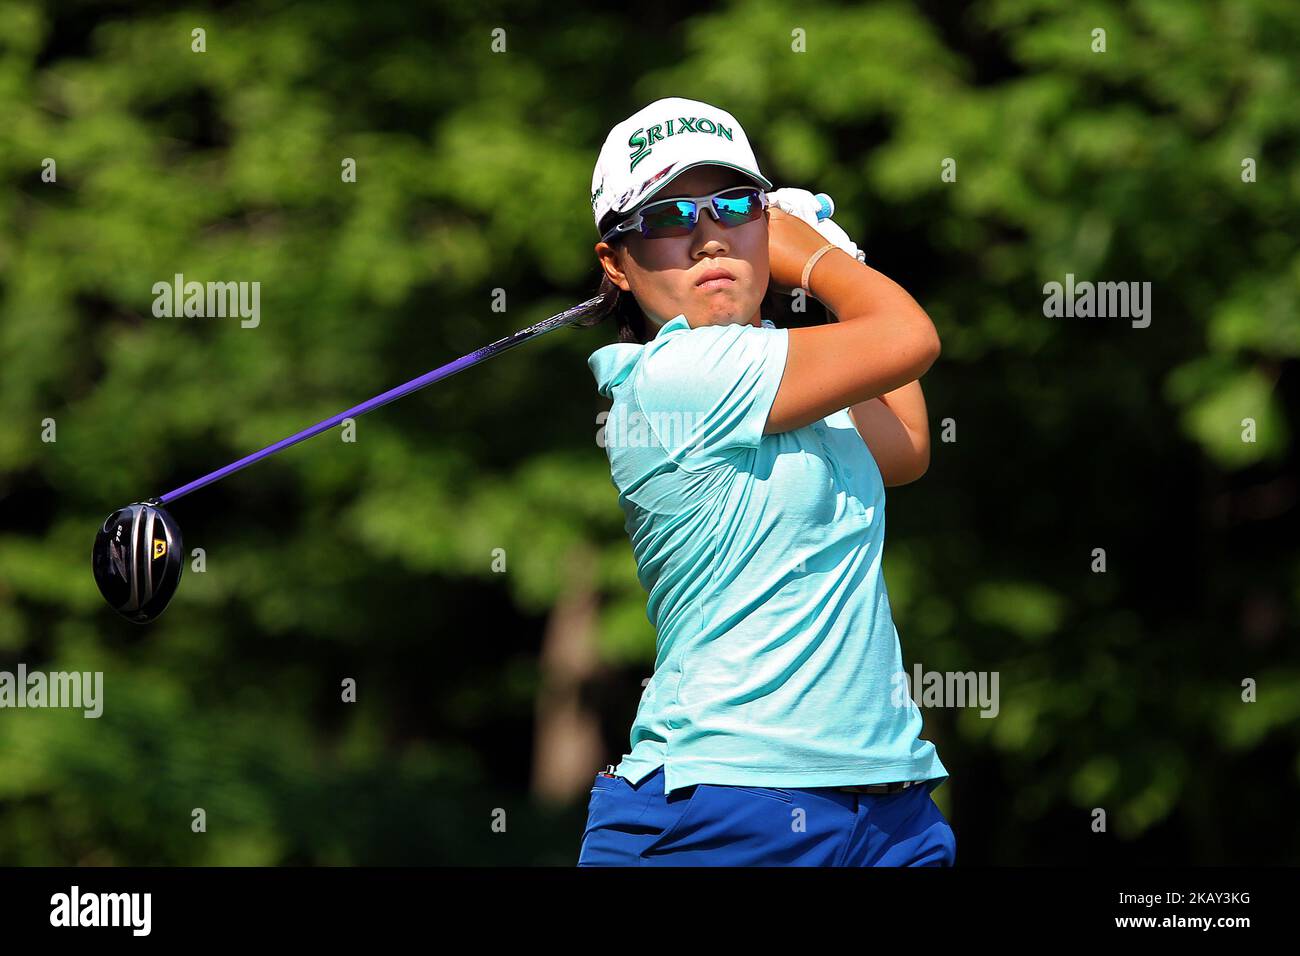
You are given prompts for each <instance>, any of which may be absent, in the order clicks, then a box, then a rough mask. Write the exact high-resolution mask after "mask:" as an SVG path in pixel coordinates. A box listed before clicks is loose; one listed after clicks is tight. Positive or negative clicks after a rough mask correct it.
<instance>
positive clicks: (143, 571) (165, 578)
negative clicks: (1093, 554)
mask: <svg viewBox="0 0 1300 956" xmlns="http://www.w3.org/2000/svg"><path fill="white" fill-rule="evenodd" d="M184 555H185V550H184V545H183V544H182V543H181V529H180V526H179V525H177V524H176V519H175V518H173V517H172V516H171V515H169V514H168V513H167V512H166V511H164V510H163V509H162V508H161V507H160V506H159V505H157V504H155V503H154V502H151V501H137V502H135V503H134V504H129V505H127V506H126V507H125V508H122V509H120V510H118V511H114V512H113V513H112V514H111V515H109V516H108V518H107V519H105V521H104V524H103V525H102V526H101V527H100V529H99V533H98V534H97V535H95V547H94V549H93V550H92V551H91V567H92V568H93V570H94V572H95V583H96V584H97V585H99V593H100V594H102V595H104V600H106V601H107V602H108V604H109V606H110V607H111V608H112V609H113V610H115V611H117V613H118V614H121V615H122V616H123V617H124V618H126V619H127V620H128V621H134V622H135V623H137V624H147V623H149V622H150V621H152V620H154V619H155V618H157V617H158V615H160V614H161V613H162V612H163V611H164V610H166V608H167V602H168V601H170V600H171V599H172V595H173V594H175V593H176V587H177V585H179V584H180V581H181V566H182V562H183V561H184Z"/></svg>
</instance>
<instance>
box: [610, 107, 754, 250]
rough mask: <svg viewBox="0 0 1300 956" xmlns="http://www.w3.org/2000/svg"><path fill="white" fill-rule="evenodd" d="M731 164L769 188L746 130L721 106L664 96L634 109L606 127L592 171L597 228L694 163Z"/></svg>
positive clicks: (646, 196) (636, 203)
mask: <svg viewBox="0 0 1300 956" xmlns="http://www.w3.org/2000/svg"><path fill="white" fill-rule="evenodd" d="M704 165H714V166H730V167H731V168H732V169H735V170H739V171H740V172H742V173H744V174H745V175H746V176H748V177H749V178H750V179H752V180H754V182H755V183H757V184H758V185H759V186H761V187H762V188H763V189H765V190H767V189H771V188H772V184H771V182H769V181H768V180H767V179H766V178H765V177H764V176H763V174H762V173H761V172H759V169H758V160H757V159H755V158H754V151H753V149H751V148H750V146H749V140H748V139H747V138H746V136H745V131H744V130H743V129H741V128H740V124H739V123H737V122H736V118H735V117H734V116H732V115H731V114H730V113H728V112H727V111H726V110H724V109H719V108H718V107H716V106H710V105H709V104H708V103H701V102H700V101H699V100H688V99H683V98H682V97H680V96H669V97H665V98H664V99H661V100H655V101H654V102H653V103H651V104H650V105H649V106H644V107H642V108H641V109H639V110H637V111H636V112H635V113H633V114H632V115H631V116H629V117H628V118H627V119H625V120H623V122H621V123H619V124H618V125H617V126H615V127H614V128H613V129H611V130H610V131H609V135H608V136H607V137H605V145H604V146H603V147H601V150H600V158H599V159H597V160H596V170H595V172H594V173H592V176H591V211H592V212H593V213H594V214H595V218H596V229H597V230H599V229H600V221H601V219H603V218H604V217H605V215H606V214H607V213H609V212H610V211H611V210H612V211H614V212H617V213H625V212H628V211H629V210H631V209H634V208H636V207H637V206H639V205H640V204H641V203H644V202H645V201H646V200H647V199H649V198H650V197H652V196H653V195H654V194H655V193H657V192H659V190H661V189H663V188H664V187H665V186H667V185H668V184H669V183H670V182H672V180H673V178H674V177H676V176H677V174H678V173H683V172H685V171H686V170H688V169H691V168H693V167H695V166H704Z"/></svg>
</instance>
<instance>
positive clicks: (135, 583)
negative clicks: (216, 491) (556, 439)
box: [91, 193, 834, 624]
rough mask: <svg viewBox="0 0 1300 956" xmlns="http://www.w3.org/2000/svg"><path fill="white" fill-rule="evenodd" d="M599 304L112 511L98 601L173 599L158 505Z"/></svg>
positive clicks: (827, 211) (826, 203)
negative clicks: (176, 485) (214, 469)
mask: <svg viewBox="0 0 1300 956" xmlns="http://www.w3.org/2000/svg"><path fill="white" fill-rule="evenodd" d="M817 198H818V200H820V201H821V208H820V209H819V210H818V212H817V218H818V219H826V218H827V217H829V216H830V215H831V213H832V211H833V210H834V204H833V203H832V202H831V199H830V197H829V196H827V195H825V194H824V193H819V194H818V195H817ZM600 301H601V297H600V296H594V297H592V298H590V299H588V300H587V301H586V302H583V303H581V304H579V305H575V306H573V307H572V308H570V309H566V310H565V311H563V312H560V313H559V314H557V315H553V316H551V317H550V318H549V319H543V320H542V321H541V322H538V323H536V324H535V325H530V326H529V327H528V328H526V329H521V330H520V331H518V332H515V333H514V334H512V335H508V336H506V337H505V338H503V339H498V340H497V341H495V342H493V343H492V344H490V345H485V346H484V347H483V348H481V349H478V350H477V351H474V352H470V353H469V354H468V355H465V356H462V357H461V358H458V359H456V360H455V361H454V362H448V363H447V364H446V365H443V366H441V367H439V368H436V369H434V370H433V371H431V372H426V373H425V374H423V375H421V376H419V377H418V378H413V379H411V380H410V381H409V382H407V383H406V384H404V385H399V386H397V387H396V388H392V389H389V390H388V391H387V392H384V393H383V394H382V395H376V396H375V397H374V398H372V399H370V400H368V401H365V402H362V403H361V404H360V405H354V406H353V407H352V408H349V409H347V411H343V412H339V413H338V414H337V415H334V416H333V417H331V418H327V419H325V420H324V421H321V422H317V423H316V424H315V425H312V426H311V427H310V428H305V429H303V430H302V431H300V432H298V433H297V434H295V435H290V436H289V437H288V438H285V439H282V440H281V441H278V442H276V443H275V444H273V445H267V446H266V447H265V448H263V449H262V450H261V451H256V452H253V454H251V455H246V456H245V457H243V458H241V459H239V460H238V461H235V462H231V463H230V464H229V465H226V466H225V467H224V468H218V469H217V470H216V471H213V472H210V473H208V474H206V475H204V476H203V477H201V478H196V479H194V480H193V481H191V482H190V483H189V484H185V485H181V486H180V487H179V488H177V489H175V490H173V491H169V492H167V493H166V494H165V495H161V496H159V497H157V498H148V499H146V500H144V501H137V502H134V503H133V504H130V505H127V506H126V507H125V508H121V509H119V510H117V511H115V512H113V513H112V514H111V515H109V516H108V518H106V519H105V520H104V523H103V525H101V526H100V529H99V533H98V534H96V535H95V544H94V547H93V549H92V550H91V569H92V570H93V572H94V575H95V583H96V584H97V585H98V586H99V592H100V593H101V594H102V595H104V600H106V601H107V602H108V604H109V606H110V607H112V608H113V610H115V611H117V612H118V613H119V614H121V615H122V616H123V617H125V618H126V619H127V620H129V621H134V622H135V623H137V624H147V623H149V622H150V621H153V620H155V619H156V618H157V617H158V615H160V614H162V612H163V611H164V610H165V609H166V607H167V603H168V602H169V601H170V600H171V599H172V595H173V594H175V593H176V588H177V586H178V585H179V584H180V580H181V566H182V562H183V561H184V550H183V545H182V543H181V530H180V526H179V525H178V524H177V523H176V519H175V518H173V517H172V516H171V515H170V514H169V513H168V512H167V511H166V510H164V509H163V507H162V506H163V505H165V504H170V503H171V502H173V501H177V500H179V499H180V498H183V497H185V496H186V495H188V494H189V493H190V492H193V491H198V490H199V489H200V488H202V487H204V486H205V485H210V484H212V482H214V481H218V480H219V479H221V478H225V477H226V476H228V475H233V474H234V473H235V472H237V471H240V470H242V469H244V468H247V467H248V466H249V465H251V464H253V463H254V462H256V461H261V460H262V459H263V458H269V457H270V456H271V455H274V454H275V453H276V452H279V451H283V450H284V449H286V448H288V447H290V446H292V445H296V444H298V442H300V441H306V440H307V439H308V438H311V437H313V436H315V435H319V434H320V433H321V432H324V431H328V430H329V429H331V428H333V427H334V426H336V425H338V424H340V423H342V422H343V421H344V420H346V419H349V418H357V417H359V416H361V415H364V414H365V413H366V412H371V411H374V410H375V409H376V408H380V407H382V406H384V405H387V404H388V403H389V402H393V401H396V400H397V399H399V398H402V397H404V396H406V395H410V394H411V393H412V392H416V391H419V390H420V389H422V388H427V387H428V386H430V385H432V384H433V383H434V382H438V381H441V380H442V379H444V378H447V377H448V376H451V375H455V374H456V373H457V372H460V371H462V370H464V369H467V368H469V367H470V366H473V365H477V364H479V363H480V362H484V361H487V360H488V359H490V358H492V357H493V356H494V355H500V354H501V353H502V352H505V351H508V350H509V349H512V348H514V347H515V346H517V345H522V344H523V343H525V342H528V341H531V340H532V339H535V338H537V337H538V336H541V335H545V334H546V333H547V332H553V331H554V330H556V329H558V328H562V327H564V326H566V325H571V324H573V323H574V322H577V321H579V320H581V319H583V318H585V317H587V316H588V315H589V314H591V311H592V309H593V308H594V307H595V306H596V305H597V304H598V303H599V302H600Z"/></svg>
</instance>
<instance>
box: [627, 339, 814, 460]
mask: <svg viewBox="0 0 1300 956" xmlns="http://www.w3.org/2000/svg"><path fill="white" fill-rule="evenodd" d="M654 345H655V347H654V348H653V350H651V352H650V353H649V354H648V355H646V356H645V357H644V359H643V361H642V362H641V367H640V369H639V375H638V381H637V388H636V395H637V403H638V404H639V405H640V411H641V414H642V415H644V416H645V419H646V423H647V425H648V427H649V430H650V432H651V433H652V434H653V436H654V438H655V439H656V440H657V443H658V444H660V445H661V447H663V449H664V451H665V453H666V454H667V455H668V457H669V458H671V459H673V460H674V461H678V462H679V463H680V462H684V461H685V460H688V459H690V460H694V461H704V460H708V459H716V458H725V457H728V456H729V455H731V454H734V453H735V452H736V451H738V450H740V449H744V448H757V447H758V444H759V442H760V441H762V439H763V429H764V427H765V426H766V425H767V416H768V413H769V412H770V411H771V409H772V403H773V401H775V400H776V393H777V389H778V388H780V385H781V377H782V376H783V375H784V374H785V360H786V352H787V349H788V347H789V331H788V330H787V329H768V328H760V327H757V326H752V325H741V324H730V325H708V326H701V327H700V328H694V329H682V330H679V331H675V332H673V333H671V334H670V335H669V336H668V337H667V338H666V339H665V340H663V341H662V342H656V343H654Z"/></svg>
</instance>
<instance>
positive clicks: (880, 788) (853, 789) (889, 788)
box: [600, 763, 926, 793]
mask: <svg viewBox="0 0 1300 956" xmlns="http://www.w3.org/2000/svg"><path fill="white" fill-rule="evenodd" d="M600 776H602V777H612V776H614V765H613V764H612V763H611V764H608V765H607V766H606V767H605V769H604V770H602V771H600ZM925 782H926V781H924V780H894V781H892V782H890V783H868V784H861V785H854V786H849V787H834V788H832V789H835V790H843V791H844V792H845V793H900V792H902V791H903V790H906V789H907V788H908V787H919V786H920V785H921V784H923V783H925Z"/></svg>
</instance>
